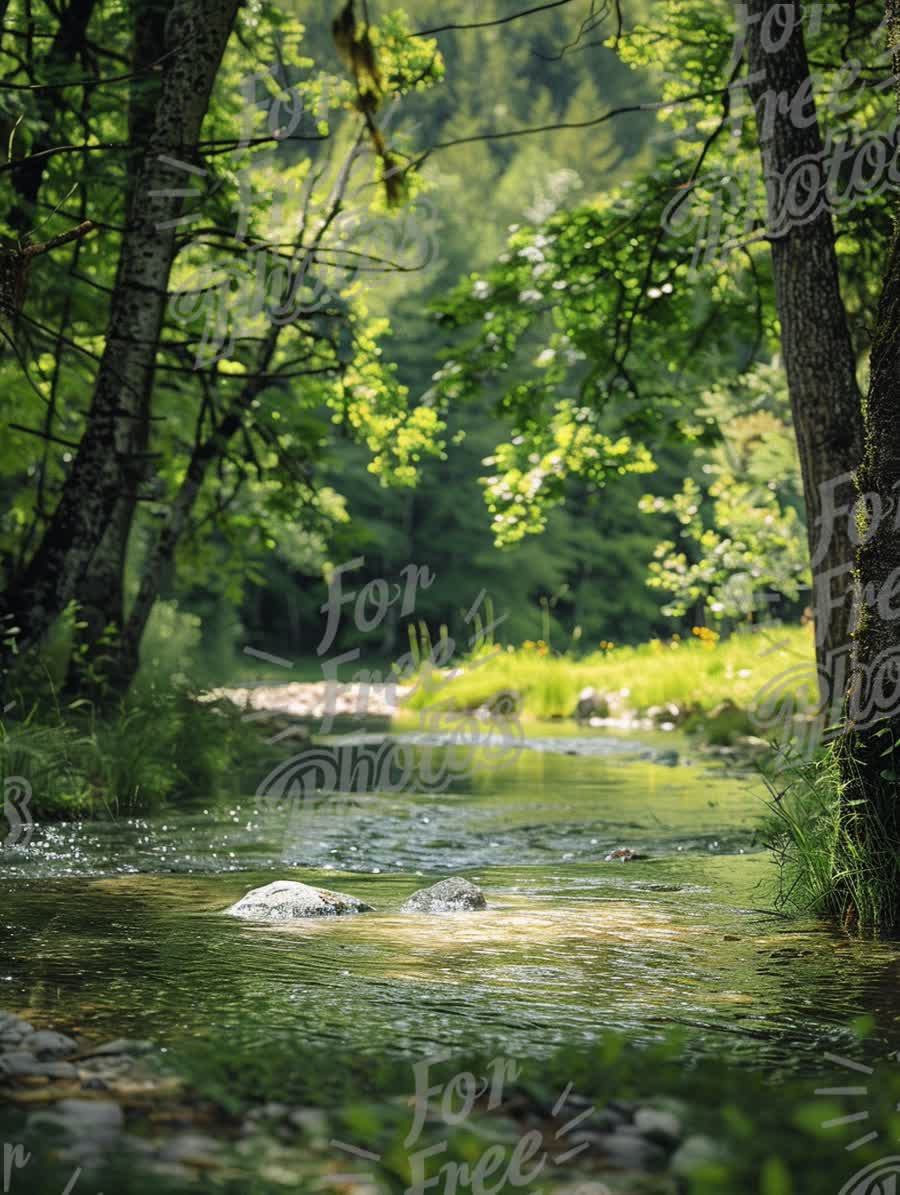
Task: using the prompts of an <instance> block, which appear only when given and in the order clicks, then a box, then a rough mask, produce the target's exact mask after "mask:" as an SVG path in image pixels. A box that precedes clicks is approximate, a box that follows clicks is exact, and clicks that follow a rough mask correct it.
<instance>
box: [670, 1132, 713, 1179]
mask: <svg viewBox="0 0 900 1195" xmlns="http://www.w3.org/2000/svg"><path fill="white" fill-rule="evenodd" d="M726 1160H727V1159H726V1153H725V1149H724V1147H723V1146H722V1145H720V1144H719V1142H718V1141H714V1140H713V1139H712V1137H704V1136H702V1135H700V1134H696V1135H694V1136H692V1137H688V1138H687V1139H686V1140H685V1141H684V1143H683V1144H682V1145H680V1146H679V1148H678V1149H677V1150H676V1151H675V1153H674V1154H673V1155H672V1158H671V1161H670V1162H669V1166H670V1168H671V1170H672V1173H673V1174H675V1175H677V1176H678V1177H679V1178H687V1177H689V1176H690V1175H691V1174H693V1173H694V1172H695V1171H697V1170H700V1169H702V1168H703V1167H704V1166H713V1165H721V1164H723V1163H724V1162H725V1161H726Z"/></svg>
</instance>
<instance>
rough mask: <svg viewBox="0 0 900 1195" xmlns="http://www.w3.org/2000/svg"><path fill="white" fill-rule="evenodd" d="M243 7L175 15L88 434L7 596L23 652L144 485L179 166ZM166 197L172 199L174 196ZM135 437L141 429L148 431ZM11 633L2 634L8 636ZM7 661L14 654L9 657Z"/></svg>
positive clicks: (0, 608) (191, 151)
mask: <svg viewBox="0 0 900 1195" xmlns="http://www.w3.org/2000/svg"><path fill="white" fill-rule="evenodd" d="M238 3H239V0H176V2H175V3H174V4H172V5H171V7H170V9H169V12H168V16H167V20H166V37H165V43H164V45H163V46H162V47H161V51H166V50H168V51H172V53H171V55H170V56H169V57H167V59H166V61H165V64H164V66H163V70H162V81H161V88H160V95H159V100H158V103H157V104H156V106H155V111H154V115H153V126H152V130H151V132H150V136H149V137H148V140H147V153H146V157H145V158H144V159H143V161H142V162H141V163H140V166H139V170H138V174H137V179H136V184H135V191H134V195H135V199H134V203H133V205H132V211H131V218H130V220H129V224H128V230H127V232H126V233H125V234H124V236H123V240H122V247H121V252H120V257H119V265H118V271H117V276H116V283H115V288H114V293H113V296H112V300H111V309H110V320H109V327H108V329H107V335H106V343H105V347H104V352H103V357H102V359H101V362H100V366H99V369H98V375H97V381H96V385H95V390H94V396H93V401H92V404H91V409H90V412H89V415H88V422H87V427H86V430H85V434H84V436H83V437H82V440H81V443H80V445H79V449H78V453H77V455H76V458H75V462H74V464H73V467H72V469H71V472H70V473H69V476H68V478H67V479H66V483H65V485H64V487H63V491H62V494H61V497H60V501H59V503H58V505H57V508H56V510H55V512H54V514H53V517H52V519H51V521H50V523H49V525H48V528H47V530H46V532H45V534H44V537H43V540H42V542H41V544H40V547H39V548H38V550H37V552H36V553H35V555H34V557H33V558H32V560H31V562H30V563H29V565H28V567H27V568H26V570H25V572H24V575H23V576H22V577H21V578H20V579H19V581H18V583H17V584H16V585H15V587H14V589H12V590H11V591H9V592H7V593H6V594H4V595H3V599H2V601H0V618H2V619H4V620H5V624H6V625H5V627H3V624H2V623H0V627H3V629H4V630H5V631H6V632H7V634H9V633H10V632H11V627H12V626H15V627H16V628H17V631H16V632H15V635H16V639H17V645H18V648H19V650H21V649H23V648H28V647H31V646H33V645H34V644H35V643H36V642H37V641H38V640H39V639H40V638H41V637H42V636H43V635H44V634H45V633H46V631H47V630H48V629H49V627H50V626H51V624H52V622H53V621H54V619H55V618H56V617H57V616H58V615H59V614H60V612H61V611H62V610H63V609H64V608H65V606H66V605H67V603H68V602H69V601H70V600H71V599H72V598H73V597H74V596H75V594H76V591H77V586H78V583H79V581H80V579H81V578H82V577H83V576H84V575H85V573H86V571H87V570H88V568H89V567H90V564H91V561H92V559H93V557H94V554H95V552H96V551H97V549H98V547H99V544H100V542H101V540H102V538H103V536H104V534H105V533H106V529H107V527H108V526H109V523H110V520H111V519H112V518H113V517H114V514H115V509H116V504H117V502H118V501H119V499H120V498H122V497H123V495H125V496H127V495H129V494H131V493H132V492H133V491H134V487H135V486H136V485H138V484H139V483H140V479H141V475H142V469H143V461H142V459H141V458H139V457H137V456H136V454H135V451H134V444H135V435H136V432H135V428H136V426H138V425H141V424H144V423H145V422H146V412H145V408H144V403H145V398H146V395H148V394H149V392H150V387H151V386H152V380H153V371H154V364H155V358H156V351H157V345H158V342H159V335H160V329H161V326H162V319H163V313H164V309H165V303H166V292H167V287H168V280H169V273H170V270H171V267H172V261H173V259H174V254H175V231H176V230H175V226H174V224H173V221H174V220H175V219H176V218H177V217H178V216H179V215H180V214H181V211H182V209H183V206H184V201H183V199H181V198H178V197H176V196H173V195H172V194H171V193H172V191H177V190H178V189H179V188H184V186H185V180H186V179H189V177H190V176H189V175H188V174H186V173H185V171H184V169H183V168H181V167H180V166H179V165H177V164H173V161H174V162H175V163H177V162H179V161H181V162H184V161H186V162H188V163H190V162H191V161H192V160H193V159H195V158H196V145H197V141H198V137H199V133H200V128H201V125H202V123H203V119H204V116H205V114H206V110H207V107H208V104H209V97H210V93H211V90H212V86H213V83H214V81H215V78H216V74H217V72H218V69H219V64H220V62H221V59H222V54H223V52H224V50H225V45H226V42H227V40H228V37H229V34H230V32H231V28H232V25H233V22H234V18H235V14H236V12H237V8H238ZM166 192H168V194H167V193H166ZM137 434H138V435H142V434H144V433H143V432H141V431H140V430H139V431H138V433H137ZM4 638H5V637H4ZM4 654H5V656H6V660H5V662H6V663H7V664H8V663H9V659H10V654H9V651H8V650H5V652H4Z"/></svg>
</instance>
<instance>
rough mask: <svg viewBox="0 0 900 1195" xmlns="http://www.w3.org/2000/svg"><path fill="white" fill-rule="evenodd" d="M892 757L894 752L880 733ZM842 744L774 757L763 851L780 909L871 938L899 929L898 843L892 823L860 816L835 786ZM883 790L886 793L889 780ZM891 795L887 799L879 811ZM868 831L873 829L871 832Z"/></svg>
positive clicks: (854, 802)
mask: <svg viewBox="0 0 900 1195" xmlns="http://www.w3.org/2000/svg"><path fill="white" fill-rule="evenodd" d="M879 733H881V734H882V735H884V736H885V741H886V743H887V744H888V745H887V746H886V747H885V751H884V754H885V756H891V757H893V756H894V755H895V752H896V749H897V747H898V744H897V743H895V742H894V741H893V739H892V738H891V739H888V736H889V735H890V730H889V728H888V727H885V728H884V729H883V730H882V731H881V732H879ZM851 751H852V742H851V740H850V739H849V738H847V737H845V738H843V739H841V740H838V741H836V742H835V743H833V744H831V745H830V746H828V747H827V748H826V749H825V750H824V751H822V752H820V753H819V754H818V755H817V756H816V757H815V758H813V759H811V760H808V759H803V758H799V757H798V756H797V755H796V753H792V752H791V751H790V750H789V749H785V750H782V751H780V752H779V755H778V757H777V759H776V764H775V766H774V767H773V768H772V769H770V770H769V771H768V773H767V772H764V779H765V782H766V785H767V787H768V789H769V793H770V796H771V800H770V801H769V810H770V814H769V818H768V823H767V829H768V836H769V845H770V846H771V849H772V850H773V852H774V854H775V857H776V860H777V862H778V864H779V868H780V872H781V887H780V893H779V903H780V904H781V905H782V906H784V907H787V908H791V909H794V910H796V911H799V912H804V913H815V914H823V915H825V916H828V917H833V918H835V919H837V920H838V921H839V922H840V923H841V925H843V926H844V927H846V928H852V929H857V928H858V929H861V930H864V931H873V930H876V929H879V928H882V929H883V928H884V927H890V926H895V927H896V926H897V925H898V924H900V836H898V828H897V825H896V824H895V822H894V821H893V820H892V819H889V818H886V817H885V816H883V815H881V814H880V813H879V811H878V810H877V809H874V810H871V811H868V810H867V816H866V817H865V819H863V818H862V817H860V816H859V813H860V810H859V806H860V805H861V804H862V802H861V800H860V799H853V798H851V796H850V794H849V791H848V788H847V785H846V783H845V782H844V781H843V780H842V778H841V762H842V754H843V755H844V757H845V759H846V756H847V753H849V752H851ZM885 783H886V785H893V786H894V789H895V787H896V786H895V782H894V781H893V780H891V778H890V776H889V775H886V776H885ZM895 796H896V793H895V791H893V792H888V794H887V802H886V805H885V808H886V809H888V810H889V809H890V808H892V805H893V802H894V800H895ZM873 826H874V829H873Z"/></svg>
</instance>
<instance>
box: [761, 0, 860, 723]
mask: <svg viewBox="0 0 900 1195" xmlns="http://www.w3.org/2000/svg"><path fill="white" fill-rule="evenodd" d="M746 11H747V31H746V32H747V63H748V68H749V76H748V80H747V82H748V87H749V90H750V95H751V97H752V99H753V103H754V106H755V109H756V121H757V135H758V140H759V150H760V155H761V159H762V168H763V181H764V183H765V186H766V193H767V197H768V226H767V234H768V239H769V242H770V244H771V249H772V266H773V272H774V278H775V302H776V307H777V311H778V320H779V323H780V325H781V350H782V355H783V359H784V365H785V370H786V372H787V379H788V387H789V391H790V396H791V405H792V408H793V417H794V431H795V434H796V437H797V451H798V453H799V456H800V468H801V473H802V477H803V493H804V498H805V502H806V526H807V535H808V539H809V549H810V556H811V559H812V563H813V599H814V608H815V613H816V624H817V635H816V645H817V658H818V663H819V672H820V676H821V677H822V680H823V698H824V697H827V698H829V703H831V702H832V701H834V700H835V699H837V700H838V701H839V700H840V698H841V696H842V694H843V688H844V685H845V683H846V677H847V672H846V664H847V663H848V651H849V644H850V630H851V610H852V603H851V601H850V600H849V599H850V593H851V589H852V584H851V572H852V544H851V540H850V535H849V532H848V530H847V523H846V521H845V522H843V523H840V524H836V522H835V520H834V518H833V505H834V503H835V496H836V493H837V492H838V489H839V485H838V482H839V479H842V478H843V479H844V481H845V483H846V482H848V481H849V478H850V474H851V473H852V472H853V470H855V469H856V468H857V466H858V465H859V462H860V460H861V458H862V449H863V425H862V401H861V400H862V396H861V393H860V390H859V386H858V384H857V380H856V354H855V352H854V348H853V343H852V340H851V337H850V330H849V325H848V321H847V311H846V308H845V306H844V301H843V299H842V296H841V286H840V279H839V271H838V259H837V252H836V249H835V230H834V221H833V219H832V216H831V211H830V206H829V203H830V200H829V197H828V196H827V194H826V188H827V186H828V175H827V172H826V171H825V170H822V169H818V168H816V169H812V170H810V171H808V172H807V174H806V175H805V180H808V181H804V176H802V175H800V176H799V177H800V185H799V186H798V185H796V184H797V180H798V166H799V165H800V164H801V163H804V162H808V163H812V164H814V165H815V166H818V164H819V163H822V162H823V161H824V159H825V148H824V145H823V141H822V134H821V130H820V126H819V120H818V114H817V111H816V100H815V95H814V92H813V87H812V78H811V72H810V65H809V60H808V57H807V52H806V45H805V39H804V33H803V24H802V22H803V11H802V7H801V5H800V4H799V3H798V2H797V0H792V2H791V3H787V4H785V3H782V2H781V0H750V3H749V5H748V6H747V10H746ZM794 205H796V210H794ZM809 211H815V212H816V213H817V214H816V215H815V216H814V217H813V218H812V219H804V218H803V215H802V213H803V212H809ZM829 504H831V509H829Z"/></svg>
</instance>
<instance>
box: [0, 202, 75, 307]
mask: <svg viewBox="0 0 900 1195" xmlns="http://www.w3.org/2000/svg"><path fill="white" fill-rule="evenodd" d="M95 227H96V226H95V224H94V222H93V220H83V221H82V222H81V224H79V225H78V226H77V227H76V228H70V229H69V231H68V232H61V233H60V234H59V235H58V236H55V237H51V238H50V240H49V241H41V242H40V243H39V244H37V245H27V244H22V243H21V242H19V241H12V240H9V239H8V238H5V237H3V238H0V316H5V317H6V318H7V319H10V320H11V319H15V317H16V316H17V315H18V314H19V312H20V311H21V310H22V306H23V304H24V302H25V295H26V293H27V290H28V275H29V272H30V270H31V262H32V260H33V259H34V258H35V257H40V256H41V254H42V253H50V252H52V251H53V250H54V249H58V248H60V246H62V245H68V244H69V242H70V241H77V240H80V239H81V238H82V237H84V236H87V234H88V233H89V232H91V231H92V230H93V229H94V228H95Z"/></svg>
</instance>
